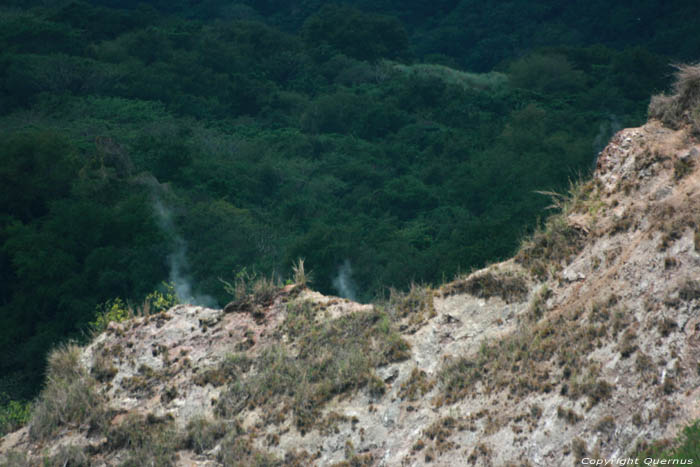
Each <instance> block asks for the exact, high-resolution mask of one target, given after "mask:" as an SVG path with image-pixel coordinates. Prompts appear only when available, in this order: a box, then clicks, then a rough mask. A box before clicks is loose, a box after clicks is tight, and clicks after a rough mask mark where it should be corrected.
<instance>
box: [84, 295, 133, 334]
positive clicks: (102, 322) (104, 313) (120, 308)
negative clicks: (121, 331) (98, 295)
mask: <svg viewBox="0 0 700 467" xmlns="http://www.w3.org/2000/svg"><path fill="white" fill-rule="evenodd" d="M132 316H133V311H132V310H131V309H130V308H129V307H127V305H126V304H125V303H124V301H123V300H122V299H121V298H115V299H112V300H108V301H106V302H105V303H103V304H101V305H99V306H98V307H97V312H96V317H95V321H93V322H91V323H90V329H91V330H92V332H93V333H95V334H96V335H97V334H100V333H102V332H103V331H104V330H105V329H107V326H108V325H109V323H111V322H115V323H122V322H124V321H126V320H127V319H129V318H131V317H132Z"/></svg>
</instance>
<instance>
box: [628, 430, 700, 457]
mask: <svg viewBox="0 0 700 467" xmlns="http://www.w3.org/2000/svg"><path fill="white" fill-rule="evenodd" d="M636 451H637V452H635V453H634V454H633V455H632V456H633V457H635V458H637V459H645V458H649V457H651V458H654V459H664V460H666V459H668V460H670V459H677V460H691V461H693V462H697V461H699V460H700V421H695V422H693V423H692V424H690V425H688V426H686V427H685V428H683V430H682V432H681V433H679V434H678V437H677V438H676V439H675V440H662V441H655V442H652V443H650V444H647V443H644V444H643V445H642V446H640V447H638V449H637V450H636Z"/></svg>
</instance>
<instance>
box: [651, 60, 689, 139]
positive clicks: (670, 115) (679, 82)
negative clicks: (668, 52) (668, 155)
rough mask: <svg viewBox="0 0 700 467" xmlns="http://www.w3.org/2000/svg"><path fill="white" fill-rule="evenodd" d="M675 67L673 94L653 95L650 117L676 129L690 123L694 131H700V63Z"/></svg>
mask: <svg viewBox="0 0 700 467" xmlns="http://www.w3.org/2000/svg"><path fill="white" fill-rule="evenodd" d="M675 67H676V74H675V82H674V83H673V94H671V95H666V94H660V95H656V96H654V97H652V98H651V102H650V103H649V110H648V114H649V117H650V118H656V119H658V120H661V122H663V123H664V124H665V125H667V126H669V127H671V128H674V129H679V128H680V127H681V126H683V125H690V127H691V130H692V131H693V132H695V133H700V63H699V64H695V65H676V66H675Z"/></svg>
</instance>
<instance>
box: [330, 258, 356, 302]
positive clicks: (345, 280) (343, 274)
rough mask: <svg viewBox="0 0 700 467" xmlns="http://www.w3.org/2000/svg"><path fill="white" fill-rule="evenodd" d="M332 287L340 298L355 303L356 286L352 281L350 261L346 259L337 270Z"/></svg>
mask: <svg viewBox="0 0 700 467" xmlns="http://www.w3.org/2000/svg"><path fill="white" fill-rule="evenodd" d="M333 287H335V290H337V291H338V295H340V296H341V297H343V298H347V299H349V300H352V301H357V285H356V284H355V281H354V280H353V279H352V266H351V265H350V260H348V259H346V260H345V261H344V262H343V264H342V265H341V266H340V267H339V268H338V275H336V276H335V277H334V278H333Z"/></svg>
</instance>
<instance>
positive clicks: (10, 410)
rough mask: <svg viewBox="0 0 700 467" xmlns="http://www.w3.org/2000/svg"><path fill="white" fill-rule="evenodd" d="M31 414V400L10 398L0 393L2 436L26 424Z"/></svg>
mask: <svg viewBox="0 0 700 467" xmlns="http://www.w3.org/2000/svg"><path fill="white" fill-rule="evenodd" d="M30 416H31V405H30V403H29V402H24V401H15V400H9V397H8V396H7V395H6V394H0V437H2V436H5V434H7V433H11V432H13V431H15V430H17V429H18V428H19V427H21V426H22V425H25V424H26V423H27V422H28V421H29V417H30Z"/></svg>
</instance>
